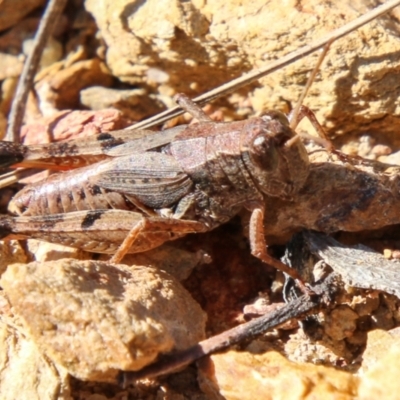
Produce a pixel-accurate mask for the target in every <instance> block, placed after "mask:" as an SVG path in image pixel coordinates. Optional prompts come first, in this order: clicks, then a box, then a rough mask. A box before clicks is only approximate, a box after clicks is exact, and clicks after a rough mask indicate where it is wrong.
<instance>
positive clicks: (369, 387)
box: [357, 329, 400, 400]
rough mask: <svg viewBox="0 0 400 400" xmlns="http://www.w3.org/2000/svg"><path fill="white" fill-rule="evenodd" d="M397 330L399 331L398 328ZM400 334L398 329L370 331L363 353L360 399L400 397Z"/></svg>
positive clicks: (391, 398) (393, 399) (388, 399)
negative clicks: (399, 377) (399, 376)
mask: <svg viewBox="0 0 400 400" xmlns="http://www.w3.org/2000/svg"><path fill="white" fill-rule="evenodd" d="M395 331H397V332H395ZM399 360H400V337H399V333H398V329H396V330H393V332H392V331H389V332H385V331H382V330H376V331H372V332H370V333H369V334H368V342H367V348H366V350H365V352H364V354H363V363H362V369H361V374H360V378H361V382H360V387H359V392H358V397H357V398H358V399H360V400H373V399H379V398H382V399H385V400H386V399H387V400H395V399H397V398H398V397H399V391H400V384H399V379H398V375H399V368H400V362H399Z"/></svg>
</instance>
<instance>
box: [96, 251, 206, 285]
mask: <svg viewBox="0 0 400 400" xmlns="http://www.w3.org/2000/svg"><path fill="white" fill-rule="evenodd" d="M107 257H108V258H109V257H110V256H109V255H102V256H100V259H104V260H106V259H107ZM208 262H209V260H208V256H207V254H205V253H204V252H203V251H198V252H196V253H193V252H190V251H187V250H184V249H180V248H177V247H173V246H170V245H168V244H163V245H161V246H159V247H156V248H154V249H152V250H150V251H145V252H143V253H134V254H127V255H126V256H125V257H124V258H123V259H122V263H123V264H126V265H145V266H146V267H153V268H158V269H162V270H163V271H165V272H167V273H168V274H170V275H172V276H173V277H174V278H175V279H177V280H178V281H183V280H185V279H187V278H188V277H189V275H190V274H191V273H192V271H193V269H194V268H195V267H196V266H197V265H199V264H207V263H208Z"/></svg>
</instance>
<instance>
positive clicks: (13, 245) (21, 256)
mask: <svg viewBox="0 0 400 400" xmlns="http://www.w3.org/2000/svg"><path fill="white" fill-rule="evenodd" d="M27 261H28V257H27V255H26V253H25V251H24V249H23V248H22V247H21V245H20V243H19V242H18V241H17V240H7V241H3V240H0V275H1V274H3V272H4V271H5V270H6V269H7V267H8V266H9V265H10V264H14V263H26V262H27Z"/></svg>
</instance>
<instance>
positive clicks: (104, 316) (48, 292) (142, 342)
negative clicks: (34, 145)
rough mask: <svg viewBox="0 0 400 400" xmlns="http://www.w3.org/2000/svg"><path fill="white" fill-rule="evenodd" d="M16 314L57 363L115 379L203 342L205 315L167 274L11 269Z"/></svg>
mask: <svg viewBox="0 0 400 400" xmlns="http://www.w3.org/2000/svg"><path fill="white" fill-rule="evenodd" d="M1 286H2V287H3V288H4V290H5V292H6V295H7V297H8V298H9V300H10V302H11V304H12V306H13V309H14V312H15V313H16V314H17V315H19V316H20V317H21V319H22V320H24V321H25V324H26V329H27V332H29V334H30V336H31V338H32V340H33V341H35V343H36V344H37V345H38V347H39V349H40V350H41V351H42V352H43V353H44V354H45V355H46V356H47V357H49V359H51V360H52V361H53V362H54V363H55V364H56V365H61V366H63V367H64V368H66V370H67V371H68V372H69V373H70V374H71V375H73V376H75V377H77V378H78V379H82V380H95V381H108V382H112V381H114V380H115V378H116V375H117V373H118V371H119V370H124V371H126V370H139V369H141V368H142V367H144V366H145V365H147V364H149V363H151V362H153V361H154V360H155V359H156V358H157V356H158V355H159V354H160V353H165V352H169V351H171V350H173V349H178V350H179V349H185V348H187V347H189V346H191V345H193V344H195V343H197V342H198V341H200V340H202V339H203V338H204V329H205V314H204V313H203V311H202V310H201V308H200V306H199V305H198V304H197V303H196V302H195V301H194V300H193V299H192V297H191V296H190V295H189V293H188V292H187V291H186V290H185V289H184V288H183V287H182V286H181V285H180V284H179V283H178V282H177V281H176V280H175V279H174V278H172V277H171V276H170V275H168V274H167V273H165V272H163V271H159V270H156V269H153V268H146V267H140V266H134V267H127V266H124V265H110V264H107V263H105V262H100V261H97V262H95V261H76V260H69V259H65V260H60V261H53V262H46V263H36V262H34V263H30V264H14V265H12V266H10V267H9V268H8V270H7V272H6V273H5V274H4V275H3V277H2V279H1Z"/></svg>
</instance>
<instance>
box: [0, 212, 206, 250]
mask: <svg viewBox="0 0 400 400" xmlns="http://www.w3.org/2000/svg"><path fill="white" fill-rule="evenodd" d="M132 228H133V230H135V228H136V232H137V235H136V236H135V238H134V240H133V241H132V242H131V243H130V246H129V247H126V246H125V247H124V254H125V253H127V252H128V253H140V252H143V251H147V250H150V249H152V248H155V247H158V246H160V245H162V244H163V243H165V242H167V241H169V240H174V239H178V238H180V237H182V236H185V235H187V234H188V233H196V232H204V231H205V230H207V229H206V227H205V225H204V224H202V223H200V222H196V221H181V220H175V219H172V218H159V217H143V215H142V214H141V213H137V212H133V211H125V210H95V211H76V212H70V213H65V214H53V215H45V216H42V215H40V216H29V217H24V216H21V217H9V216H1V217H0V238H6V239H26V238H35V239H39V240H45V241H49V242H53V243H59V244H63V245H66V246H72V247H77V248H80V249H82V250H85V251H89V252H93V253H106V254H113V253H115V252H116V251H117V250H118V248H119V247H120V246H121V243H123V242H124V240H125V238H126V237H127V236H128V234H129V232H131V231H132ZM119 254H121V252H119Z"/></svg>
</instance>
